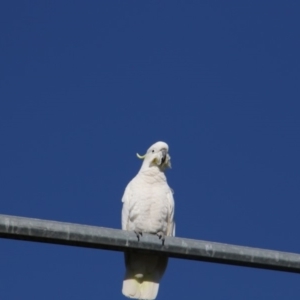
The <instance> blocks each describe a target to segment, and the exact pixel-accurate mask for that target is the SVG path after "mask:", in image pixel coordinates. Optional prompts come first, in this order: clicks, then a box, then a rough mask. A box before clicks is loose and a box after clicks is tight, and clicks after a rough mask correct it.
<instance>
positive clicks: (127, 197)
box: [122, 183, 132, 230]
mask: <svg viewBox="0 0 300 300" xmlns="http://www.w3.org/2000/svg"><path fill="white" fill-rule="evenodd" d="M131 199H132V193H131V188H130V183H129V184H128V185H127V187H126V189H125V191H124V195H123V197H122V202H123V208H122V229H123V230H128V222H129V212H130V205H131Z"/></svg>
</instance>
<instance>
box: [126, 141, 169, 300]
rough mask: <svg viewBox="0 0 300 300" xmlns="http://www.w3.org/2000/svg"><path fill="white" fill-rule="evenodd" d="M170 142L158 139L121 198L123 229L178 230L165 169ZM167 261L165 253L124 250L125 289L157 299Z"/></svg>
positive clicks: (160, 232)
mask: <svg viewBox="0 0 300 300" xmlns="http://www.w3.org/2000/svg"><path fill="white" fill-rule="evenodd" d="M167 152H168V145H167V144H166V143H163V142H157V143H155V144H154V145H152V146H151V147H150V148H149V149H148V151H147V153H146V155H145V156H144V162H143V165H142V167H141V169H140V171H139V172H138V174H137V175H136V176H135V177H134V178H133V179H132V180H131V181H130V182H129V184H128V185H127V187H126V189H125V192H124V195H123V198H122V202H123V209H122V229H124V230H129V231H134V232H136V233H137V235H139V234H141V233H143V232H147V233H152V234H156V235H158V236H159V237H160V238H162V239H164V237H165V236H173V235H174V234H175V223H174V199H173V193H172V190H171V189H170V187H169V186H168V183H167V180H166V176H165V174H164V170H165V169H166V168H167V167H170V156H169V155H168V154H167ZM167 263H168V257H167V256H164V255H149V254H141V253H131V252H128V253H126V254H125V264H126V274H125V278H124V281H123V289H122V292H123V294H124V295H125V296H127V297H129V298H135V299H155V298H156V296H157V292H158V288H159V280H160V279H161V277H162V275H163V273H164V271H165V269H166V266H167Z"/></svg>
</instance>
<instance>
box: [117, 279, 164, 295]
mask: <svg viewBox="0 0 300 300" xmlns="http://www.w3.org/2000/svg"><path fill="white" fill-rule="evenodd" d="M158 288H159V283H158V282H153V281H140V280H139V279H136V278H128V279H126V278H125V279H124V281H123V289H122V293H123V295H124V296H126V297H129V298H135V299H148V300H150V299H155V298H156V296H157V293H158Z"/></svg>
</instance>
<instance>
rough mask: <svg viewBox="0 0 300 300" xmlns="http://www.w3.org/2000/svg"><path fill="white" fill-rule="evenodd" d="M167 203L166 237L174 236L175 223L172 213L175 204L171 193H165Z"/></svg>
mask: <svg viewBox="0 0 300 300" xmlns="http://www.w3.org/2000/svg"><path fill="white" fill-rule="evenodd" d="M167 201H168V227H167V236H175V221H174V211H175V202H174V198H173V191H172V189H170V191H169V192H168V193H167Z"/></svg>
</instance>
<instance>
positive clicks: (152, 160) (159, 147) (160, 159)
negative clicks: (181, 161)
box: [137, 142, 171, 170]
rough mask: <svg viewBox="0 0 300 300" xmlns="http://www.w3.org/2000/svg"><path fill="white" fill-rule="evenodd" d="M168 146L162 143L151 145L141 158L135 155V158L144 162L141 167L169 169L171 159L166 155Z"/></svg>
mask: <svg viewBox="0 0 300 300" xmlns="http://www.w3.org/2000/svg"><path fill="white" fill-rule="evenodd" d="M168 151H169V146H168V145H167V144H166V143H164V142H157V143H155V144H153V145H152V146H151V147H150V148H149V149H148V150H147V152H146V154H145V155H143V156H141V155H139V154H138V153H137V157H138V158H140V159H143V160H144V163H143V165H147V166H148V167H152V166H157V167H159V168H160V169H162V170H164V169H166V168H171V157H170V155H169V154H168Z"/></svg>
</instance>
